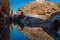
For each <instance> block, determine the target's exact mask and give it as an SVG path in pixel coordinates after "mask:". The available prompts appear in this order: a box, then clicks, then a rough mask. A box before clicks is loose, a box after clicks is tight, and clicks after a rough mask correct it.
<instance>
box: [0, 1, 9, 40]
mask: <svg viewBox="0 0 60 40" xmlns="http://www.w3.org/2000/svg"><path fill="white" fill-rule="evenodd" d="M9 5H10V4H9V0H0V14H1V12H2V13H3V14H9V11H10V7H9ZM2 19H4V18H3V17H2ZM2 19H1V18H0V40H9V33H10V30H9V27H8V28H7V29H6V30H5V31H4V28H5V27H6V25H5V24H4V23H3V24H1V22H2V21H1V20H2ZM4 20H5V19H4ZM3 31H4V32H3Z"/></svg>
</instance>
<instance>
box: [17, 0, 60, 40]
mask: <svg viewBox="0 0 60 40" xmlns="http://www.w3.org/2000/svg"><path fill="white" fill-rule="evenodd" d="M36 1H37V0H36ZM57 11H60V10H59V7H58V6H56V5H55V4H54V3H46V2H45V3H37V2H31V3H30V2H29V3H27V4H26V5H25V6H23V7H22V8H19V9H18V10H17V14H18V15H20V14H21V12H23V13H24V15H25V16H29V17H36V18H40V19H42V20H46V19H47V18H48V17H50V15H51V14H52V13H54V12H57ZM17 30H18V31H19V32H21V33H23V34H24V35H25V37H26V38H27V40H53V39H52V38H51V37H50V36H49V35H48V34H47V33H46V32H45V31H44V30H43V29H41V28H37V27H36V28H35V29H34V28H28V27H26V28H24V29H23V30H22V31H21V30H20V28H19V26H18V27H17Z"/></svg>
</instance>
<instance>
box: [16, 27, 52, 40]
mask: <svg viewBox="0 0 60 40" xmlns="http://www.w3.org/2000/svg"><path fill="white" fill-rule="evenodd" d="M17 29H18V31H19V32H20V33H23V34H24V36H25V37H26V38H27V40H53V38H52V37H51V36H49V35H48V34H47V33H46V32H45V31H44V30H43V29H42V28H30V27H25V28H24V29H23V30H22V31H20V28H19V27H17Z"/></svg>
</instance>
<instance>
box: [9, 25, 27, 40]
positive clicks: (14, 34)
mask: <svg viewBox="0 0 60 40" xmlns="http://www.w3.org/2000/svg"><path fill="white" fill-rule="evenodd" d="M10 40H26V38H25V37H24V36H23V35H22V34H21V33H18V31H17V29H16V26H14V27H13V29H12V30H11V31H10Z"/></svg>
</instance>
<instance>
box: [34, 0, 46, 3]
mask: <svg viewBox="0 0 60 40" xmlns="http://www.w3.org/2000/svg"><path fill="white" fill-rule="evenodd" d="M35 2H37V3H44V2H45V0H35Z"/></svg>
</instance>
